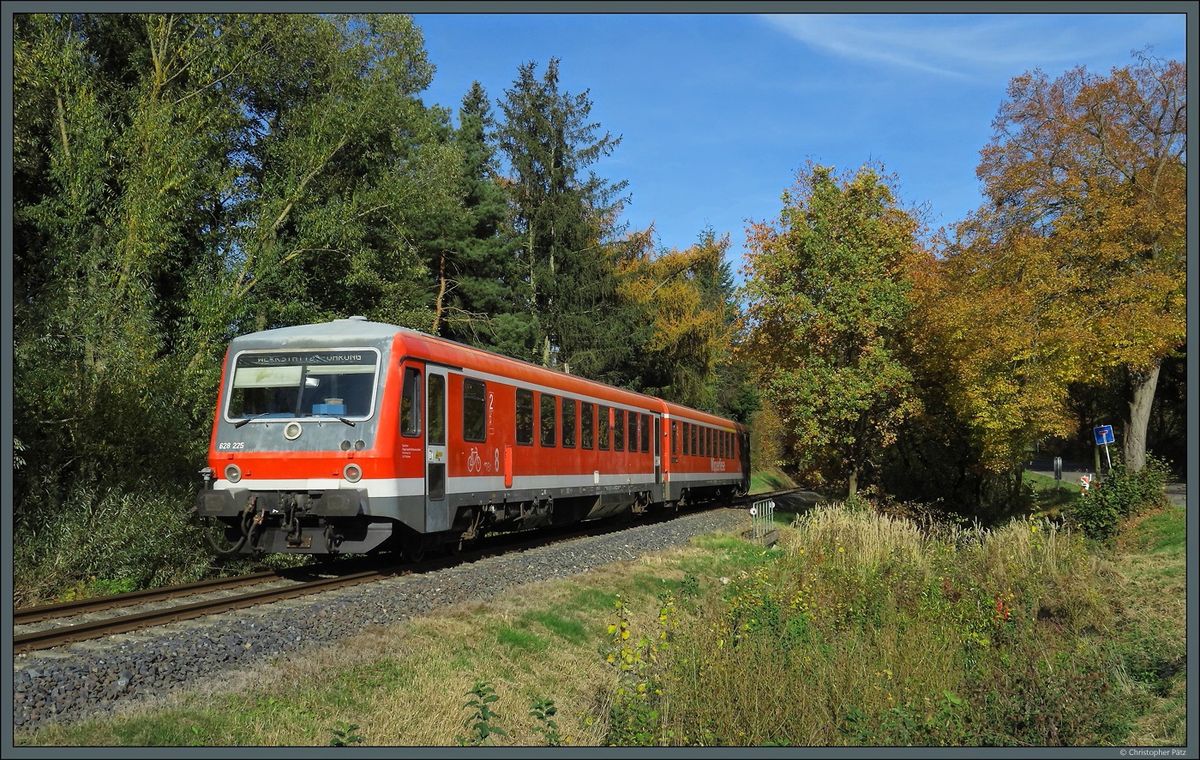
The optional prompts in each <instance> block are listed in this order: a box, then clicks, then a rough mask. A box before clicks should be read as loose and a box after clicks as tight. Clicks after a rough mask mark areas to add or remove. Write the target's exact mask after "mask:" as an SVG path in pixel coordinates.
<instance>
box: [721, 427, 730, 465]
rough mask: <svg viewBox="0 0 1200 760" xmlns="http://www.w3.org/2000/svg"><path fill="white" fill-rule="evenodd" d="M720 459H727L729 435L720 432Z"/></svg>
mask: <svg viewBox="0 0 1200 760" xmlns="http://www.w3.org/2000/svg"><path fill="white" fill-rule="evenodd" d="M721 458H722V459H728V458H729V433H728V432H726V431H721Z"/></svg>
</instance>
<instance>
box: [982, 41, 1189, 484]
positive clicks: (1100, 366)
mask: <svg viewBox="0 0 1200 760" xmlns="http://www.w3.org/2000/svg"><path fill="white" fill-rule="evenodd" d="M1185 116H1186V93H1185V74H1184V66H1183V64H1182V63H1181V62H1179V61H1166V62H1164V61H1160V60H1157V59H1154V58H1150V57H1148V56H1145V55H1139V56H1138V57H1137V61H1136V62H1135V63H1134V64H1133V65H1130V66H1126V67H1121V68H1116V69H1113V70H1112V71H1111V72H1110V73H1109V74H1108V75H1107V76H1101V75H1095V74H1091V73H1088V72H1087V71H1086V70H1085V69H1083V68H1077V69H1073V70H1071V71H1068V72H1067V73H1065V74H1063V75H1062V76H1060V77H1058V78H1057V79H1050V78H1049V77H1047V76H1046V75H1045V74H1043V73H1041V72H1037V71H1035V72H1032V73H1029V74H1025V75H1023V76H1020V77H1017V78H1016V79H1014V80H1013V81H1012V83H1011V84H1010V85H1009V89H1008V97H1007V99H1006V100H1005V102H1004V103H1003V105H1002V106H1001V108H1000V112H999V114H998V116H997V117H996V121H995V123H994V125H995V130H996V132H995V136H994V137H993V139H992V141H991V142H990V143H989V144H988V145H987V147H986V148H984V150H983V154H982V160H981V162H980V165H979V170H978V173H979V177H980V179H981V180H983V183H984V189H985V191H986V193H987V197H988V200H989V207H988V208H987V209H985V210H984V211H982V212H981V214H980V215H979V217H978V219H977V221H978V222H980V223H981V224H980V225H979V226H980V227H982V228H983V230H984V235H985V236H986V237H987V238H988V240H989V242H991V241H994V242H1002V241H1008V242H1005V243H1004V245H1001V246H1000V247H999V248H998V249H997V250H995V254H996V255H998V256H1001V257H1011V258H1014V259H1016V262H1015V263H1010V264H1008V265H1006V268H1007V269H1008V270H1010V271H1011V270H1016V269H1020V268H1021V267H1022V264H1021V263H1020V262H1026V261H1028V262H1031V263H1032V262H1037V261H1039V260H1041V261H1042V262H1043V263H1044V266H1041V272H1042V275H1043V276H1045V277H1047V278H1048V279H1049V280H1050V282H1049V283H1048V287H1050V288H1052V289H1057V293H1056V294H1054V295H1053V296H1047V298H1048V299H1049V301H1054V302H1057V304H1058V307H1061V308H1065V307H1063V306H1062V302H1064V301H1067V300H1076V301H1078V302H1079V304H1080V311H1081V313H1080V315H1079V318H1080V320H1081V327H1085V328H1086V332H1082V331H1081V334H1080V337H1082V338H1083V340H1084V342H1085V345H1084V346H1082V347H1081V349H1080V351H1082V352H1083V353H1085V354H1086V359H1087V366H1086V367H1082V368H1080V372H1081V377H1082V378H1084V379H1093V378H1094V377H1095V370H1110V371H1115V372H1117V373H1118V374H1119V376H1120V378H1121V380H1122V382H1123V383H1124V385H1125V386H1126V406H1127V409H1126V415H1125V418H1126V424H1125V425H1124V428H1125V430H1124V433H1125V440H1124V449H1125V458H1126V462H1127V464H1128V466H1129V467H1130V468H1131V469H1133V470H1137V469H1140V468H1141V467H1142V465H1143V462H1144V459H1145V442H1146V427H1147V422H1148V420H1149V416H1150V410H1151V406H1152V401H1153V399H1154V393H1155V388H1156V385H1157V381H1158V374H1159V368H1160V366H1161V363H1162V359H1163V357H1164V356H1166V355H1167V354H1169V353H1170V352H1172V351H1173V350H1175V349H1177V348H1178V347H1179V346H1181V345H1182V343H1183V340H1184V335H1185V328H1186V318H1185V312H1184V306H1185V294H1184V284H1185V272H1186V265H1185V231H1186V224H1185V218H1186V217H1185V215H1186V198H1185V182H1186V149H1185V137H1186V124H1185ZM1009 242H1011V245H1010V244H1009ZM1038 266H1039V264H1037V263H1033V264H1032V267H1031V268H1036V267H1038ZM997 286H998V287H1002V285H1001V284H1000V283H999V282H998V283H997ZM1058 307H1055V308H1058ZM1069 374H1070V371H1065V372H1064V373H1063V374H1062V376H1059V377H1057V378H1056V379H1058V380H1059V381H1062V380H1066V379H1068V377H1067V375H1069ZM1064 387H1065V386H1064Z"/></svg>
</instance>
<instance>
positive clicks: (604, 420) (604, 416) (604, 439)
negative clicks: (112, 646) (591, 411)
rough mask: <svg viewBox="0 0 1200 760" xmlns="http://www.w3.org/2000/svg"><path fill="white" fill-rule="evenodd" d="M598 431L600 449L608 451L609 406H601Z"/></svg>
mask: <svg viewBox="0 0 1200 760" xmlns="http://www.w3.org/2000/svg"><path fill="white" fill-rule="evenodd" d="M596 433H597V435H598V436H599V437H600V450H601V451H608V407H607V406H602V407H600V422H599V424H598V426H597V427H596Z"/></svg>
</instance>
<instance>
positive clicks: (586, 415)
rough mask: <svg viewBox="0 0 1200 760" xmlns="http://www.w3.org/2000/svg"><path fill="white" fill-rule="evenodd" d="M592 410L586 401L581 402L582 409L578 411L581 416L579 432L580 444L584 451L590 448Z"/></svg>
mask: <svg viewBox="0 0 1200 760" xmlns="http://www.w3.org/2000/svg"><path fill="white" fill-rule="evenodd" d="M592 410H593V407H592V405H591V404H589V403H588V402H586V401H584V402H582V408H581V409H580V414H581V416H580V420H579V422H580V427H581V428H582V429H581V430H580V438H581V440H580V444H581V445H582V446H583V448H585V449H590V448H591V447H592V428H593V420H592V417H593V416H594V415H593V411H592Z"/></svg>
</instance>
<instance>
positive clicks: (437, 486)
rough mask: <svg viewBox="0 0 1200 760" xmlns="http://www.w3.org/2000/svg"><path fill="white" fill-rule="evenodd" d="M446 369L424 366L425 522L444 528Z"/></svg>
mask: <svg viewBox="0 0 1200 760" xmlns="http://www.w3.org/2000/svg"><path fill="white" fill-rule="evenodd" d="M446 396H447V393H446V370H444V369H442V368H440V367H433V366H427V367H426V369H425V399H426V407H425V420H426V424H425V525H426V530H444V529H445V528H447V527H449V526H448V525H441V523H444V522H446V519H445V516H446V515H447V513H448V510H447V509H446V462H447V460H448V457H447V452H446Z"/></svg>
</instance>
